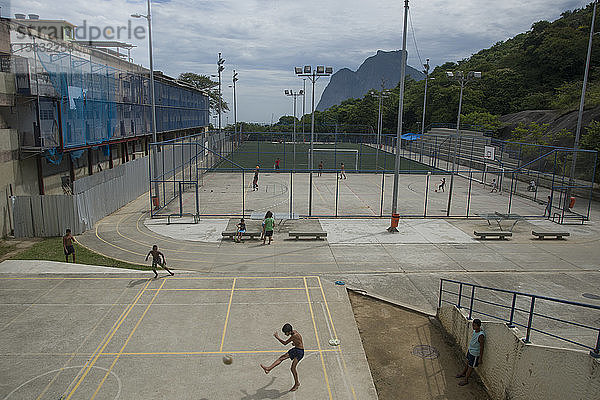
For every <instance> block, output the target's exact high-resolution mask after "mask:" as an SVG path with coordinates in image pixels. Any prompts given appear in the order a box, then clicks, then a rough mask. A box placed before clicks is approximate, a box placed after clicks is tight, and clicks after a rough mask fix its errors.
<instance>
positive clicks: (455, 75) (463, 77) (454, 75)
mask: <svg viewBox="0 0 600 400" xmlns="http://www.w3.org/2000/svg"><path fill="white" fill-rule="evenodd" d="M446 76H447V77H448V79H453V80H455V81H457V82H458V83H459V84H460V97H459V98H458V117H457V118H456V133H455V134H454V136H455V138H456V143H454V146H453V147H454V154H453V156H452V175H450V190H449V191H448V207H447V209H446V216H447V217H449V216H450V206H451V204H452V190H453V187H454V174H455V172H456V153H457V151H456V148H457V146H458V143H459V142H460V113H461V111H462V99H463V90H464V88H465V85H466V84H467V83H468V82H469V81H471V80H473V79H480V78H481V72H474V71H469V72H468V73H467V74H465V73H463V72H462V71H456V72H452V71H447V72H446Z"/></svg>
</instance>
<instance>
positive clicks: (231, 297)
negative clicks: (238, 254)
mask: <svg viewBox="0 0 600 400" xmlns="http://www.w3.org/2000/svg"><path fill="white" fill-rule="evenodd" d="M235 281H236V278H233V284H232V285H231V294H230V295H229V304H228V305H227V315H226V316H225V326H224V327H223V336H221V347H219V351H223V343H225V333H226V332H227V323H228V322H229V311H230V310H231V301H232V300H233V292H234V291H235Z"/></svg>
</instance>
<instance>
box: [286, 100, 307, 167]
mask: <svg viewBox="0 0 600 400" xmlns="http://www.w3.org/2000/svg"><path fill="white" fill-rule="evenodd" d="M284 93H285V95H286V96H290V97H293V98H294V136H293V138H294V139H293V140H294V146H293V147H294V165H293V167H292V168H293V170H295V169H296V99H297V98H298V96H303V97H304V91H303V90H300V91H299V92H294V91H293V90H292V89H290V90H286V91H285V92H284Z"/></svg>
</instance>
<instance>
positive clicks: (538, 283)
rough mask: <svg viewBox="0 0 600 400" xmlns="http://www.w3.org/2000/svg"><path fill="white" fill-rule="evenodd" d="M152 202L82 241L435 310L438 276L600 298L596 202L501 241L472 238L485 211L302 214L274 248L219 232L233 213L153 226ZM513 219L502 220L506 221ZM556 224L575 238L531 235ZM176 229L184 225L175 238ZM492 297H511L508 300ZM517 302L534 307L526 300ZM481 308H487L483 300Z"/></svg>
mask: <svg viewBox="0 0 600 400" xmlns="http://www.w3.org/2000/svg"><path fill="white" fill-rule="evenodd" d="M494 206H495V205H492V206H491V207H494ZM146 207H147V198H146V197H145V196H143V197H140V198H139V199H138V200H136V201H135V202H132V203H131V204H130V205H128V206H127V207H124V208H123V209H122V210H120V211H119V212H117V213H115V214H113V215H111V216H109V217H107V218H105V219H104V220H102V221H101V222H100V223H98V224H97V226H96V230H95V231H89V232H86V233H85V234H84V235H82V236H81V237H79V238H78V240H79V241H80V243H82V244H83V245H86V246H88V247H90V248H93V249H94V250H96V251H98V252H100V253H102V254H106V255H110V256H112V257H116V258H119V259H123V260H125V261H129V262H138V263H139V262H141V261H142V260H143V257H145V255H146V253H147V251H148V250H149V248H150V247H151V245H152V244H158V245H159V247H160V248H161V249H162V250H163V251H165V253H166V255H167V259H168V261H169V263H170V265H172V266H173V267H175V268H181V269H186V270H194V271H200V272H207V273H213V274H240V273H243V274H256V275H263V276H264V275H272V274H283V275H285V274H319V275H321V276H322V277H323V278H324V279H328V280H331V281H335V280H340V279H342V280H345V281H347V282H348V284H349V285H351V286H353V287H356V288H358V289H362V290H366V291H368V292H369V293H371V294H375V295H377V296H380V297H383V298H387V299H390V300H392V301H394V302H397V303H400V304H405V305H408V306H411V307H413V308H416V309H419V310H422V311H424V312H428V313H434V312H435V309H436V307H437V304H438V293H439V284H440V278H447V279H455V280H462V281H467V282H472V283H476V284H481V285H488V286H492V287H499V288H503V289H510V290H519V291H522V292H527V293H534V294H538V295H544V296H550V297H557V298H562V299H567V300H572V301H578V302H586V303H590V304H597V305H600V301H598V300H595V299H593V298H589V297H583V295H584V294H591V295H598V296H600V290H599V289H598V288H599V287H600V262H599V261H598V260H600V246H598V244H599V243H600V224H598V223H597V222H596V220H597V218H595V216H596V215H599V213H598V209H599V207H598V205H596V204H594V205H593V207H592V221H591V222H589V223H586V224H585V225H562V226H561V225H556V224H554V223H552V222H549V221H547V220H528V221H522V222H519V223H518V224H517V225H516V226H515V227H514V229H513V233H514V236H513V237H512V238H511V240H508V241H502V242H499V241H483V242H482V241H477V240H474V239H472V233H473V230H474V229H491V228H493V229H497V228H494V227H491V228H490V227H488V224H487V223H486V222H485V221H483V220H481V219H448V220H437V219H436V220H429V219H416V220H415V219H413V220H401V225H400V227H401V230H402V231H403V232H404V233H403V234H400V235H391V234H387V233H386V232H385V227H387V225H388V223H387V220H385V219H368V220H360V219H358V220H357V219H338V220H333V219H308V220H307V219H302V220H293V221H277V222H278V226H277V228H276V231H275V241H274V243H273V244H272V245H270V246H263V245H262V244H261V243H260V242H259V241H257V240H254V241H247V242H244V243H241V244H238V243H234V242H232V241H229V240H221V238H220V237H219V234H220V231H221V230H224V229H226V228H227V229H233V228H234V226H235V223H236V222H237V220H235V219H230V220H227V219H225V220H224V219H214V220H213V219H210V218H207V219H203V220H202V221H201V222H200V223H199V224H197V225H193V224H192V225H190V224H181V225H177V224H171V225H167V224H166V220H163V221H162V225H161V221H153V222H152V223H151V224H148V225H146V224H145V223H144V221H145V220H146V218H147V214H146V211H145V210H146ZM489 210H490V209H488V211H489ZM248 224H249V226H248V229H259V225H260V221H249V222H248ZM149 227H150V228H151V229H148V228H149ZM509 227H510V225H508V226H506V224H505V229H506V228H509ZM323 228H326V230H327V231H328V232H329V233H330V234H331V237H328V239H327V240H325V241H314V240H300V241H295V240H290V239H289V238H288V237H287V232H288V231H290V230H295V229H301V230H303V229H323ZM557 228H560V229H561V230H567V231H569V232H571V234H572V236H571V237H570V238H569V239H568V240H563V241H552V240H548V241H539V240H535V239H533V237H532V236H531V230H532V229H548V230H553V229H557ZM178 229H180V230H181V232H184V233H182V234H180V235H179V236H178V235H177V231H178ZM188 239H189V240H188ZM456 291H457V290H456V289H455V292H456ZM490 296H491V297H490V299H496V300H501V301H502V302H503V304H507V305H510V299H505V298H500V297H498V296H495V295H490ZM592 297H593V296H592ZM517 305H518V306H520V308H522V309H524V310H528V309H529V307H528V304H525V303H518V304H517ZM480 306H481V307H480V309H481V310H482V311H484V312H485V311H489V309H488V308H486V307H487V306H486V305H485V304H480ZM537 307H538V308H537V310H540V311H544V312H546V311H551V312H552V313H553V314H552V315H554V316H559V317H561V316H563V317H569V318H573V317H578V318H581V319H582V321H586V323H588V324H590V325H591V326H598V325H600V316H599V315H598V313H597V312H582V311H580V310H575V309H574V308H571V307H565V306H559V307H556V306H552V305H549V304H543V303H538V304H537ZM496 313H497V310H496ZM505 318H508V314H507V315H506V316H505ZM516 318H517V321H518V322H519V323H522V324H525V323H526V316H525V314H524V313H520V312H517V314H516ZM534 322H535V326H536V327H538V328H547V327H549V326H551V325H553V327H554V329H555V331H553V333H555V334H559V335H562V334H563V333H565V332H567V333H568V332H571V331H572V330H573V329H571V328H568V327H565V326H560V325H557V324H553V323H551V322H550V321H548V320H544V319H537V320H536V321H534ZM576 335H577V337H579V338H580V339H581V340H582V341H584V342H585V343H586V344H587V345H589V346H594V345H595V342H596V338H597V331H596V332H594V331H593V330H584V329H582V330H580V331H578V332H576ZM533 338H534V342H536V343H542V344H552V345H557V342H556V341H554V340H553V339H552V338H550V337H547V336H544V335H539V334H536V333H534V335H533ZM558 344H559V345H562V346H564V345H568V344H566V343H565V342H558Z"/></svg>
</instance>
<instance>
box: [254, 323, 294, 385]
mask: <svg viewBox="0 0 600 400" xmlns="http://www.w3.org/2000/svg"><path fill="white" fill-rule="evenodd" d="M281 330H282V331H283V333H285V335H286V336H289V339H287V340H283V339H281V338H280V337H279V335H278V334H277V332H275V333H274V334H273V336H274V337H275V339H277V340H279V342H280V343H281V344H282V345H284V346H285V345H286V344H288V343H289V342H292V344H293V345H294V347H292V348H291V349H289V350H288V352H287V353H285V354H283V355H281V356H280V357H279V358H278V359H277V360H275V362H273V364H271V365H270V366H268V367H265V366H264V365H262V364H260V366H261V368H262V369H263V370H264V371H265V374H268V373H269V372H271V370H272V369H273V368H275V367H276V366H278V365H279V364H281V362H282V361H284V360H287V359H288V358H290V359H291V360H292V367H291V369H292V375H293V376H294V386H292V388H291V389H290V392H294V391H296V390H298V387H299V386H300V382H299V381H298V372H297V371H296V366H297V365H298V363H299V362H300V360H302V357H304V344H303V343H302V336H301V335H300V334H299V333H298V331H295V330H293V329H292V325H290V324H285V325H283V328H282V329H281Z"/></svg>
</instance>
